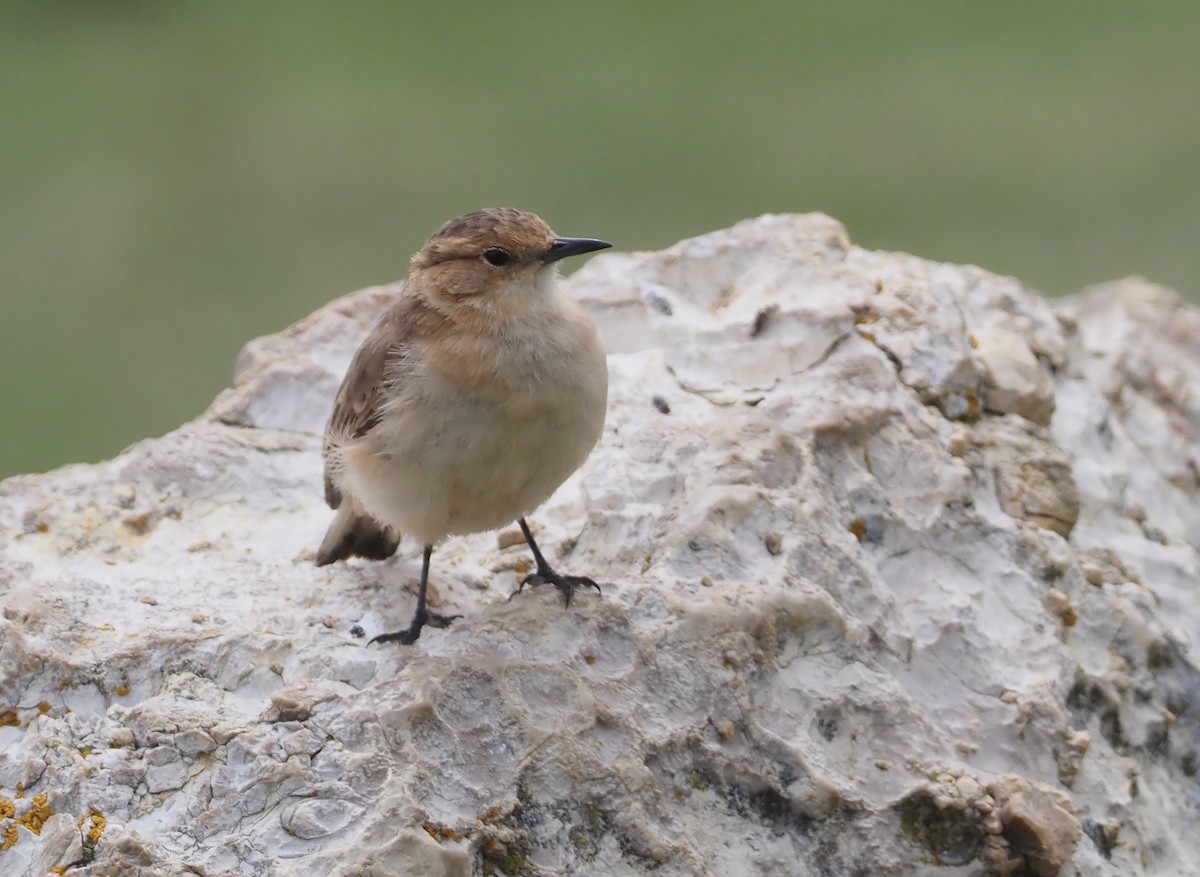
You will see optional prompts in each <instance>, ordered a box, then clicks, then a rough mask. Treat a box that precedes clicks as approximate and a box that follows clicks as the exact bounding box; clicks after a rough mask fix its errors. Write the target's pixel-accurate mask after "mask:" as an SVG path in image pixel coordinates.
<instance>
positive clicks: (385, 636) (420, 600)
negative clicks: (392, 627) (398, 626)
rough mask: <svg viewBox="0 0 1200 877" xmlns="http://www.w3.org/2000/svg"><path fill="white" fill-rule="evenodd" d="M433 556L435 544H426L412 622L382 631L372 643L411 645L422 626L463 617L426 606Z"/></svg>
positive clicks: (435, 625) (444, 622) (440, 625)
mask: <svg viewBox="0 0 1200 877" xmlns="http://www.w3.org/2000/svg"><path fill="white" fill-rule="evenodd" d="M432 556H433V546H432V545H426V546H425V558H424V560H422V561H421V584H420V587H418V588H417V611H416V612H414V613H413V619H412V623H411V624H409V626H408V627H406V628H405V629H404V630H397V631H395V632H393V633H381V634H379V636H377V637H374V638H372V639H371V642H369V643H367V645H371V643H393V642H395V643H400V644H401V645H406V646H411V645H412V644H413V643H415V642H416V641H417V637H419V636H420V635H421V628H422V627H424V626H425V625H427V624H428V625H429V626H430V627H448V626H449V624H450V622H451V621H453V620H454V619H455V618H461V617H462V616H461V615H440V614H439V613H437V612H430V611H429V610H428V609H426V608H425V589H426V588H427V587H428V585H429V560H430V558H431V557H432Z"/></svg>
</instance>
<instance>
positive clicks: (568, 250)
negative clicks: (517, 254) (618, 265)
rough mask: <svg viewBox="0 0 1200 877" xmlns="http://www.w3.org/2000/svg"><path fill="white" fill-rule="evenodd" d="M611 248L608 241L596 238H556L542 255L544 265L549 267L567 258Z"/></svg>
mask: <svg viewBox="0 0 1200 877" xmlns="http://www.w3.org/2000/svg"><path fill="white" fill-rule="evenodd" d="M611 246H612V244H610V243H609V242H608V241H598V240H595V239H594V238H555V239H554V243H553V244H551V245H550V249H548V250H546V252H545V253H543V254H542V264H544V265H549V264H550V263H551V262H557V261H558V260H559V259H565V258H567V256H582V255H583V254H584V253H591V252H594V251H595V250H607V249H608V248H609V247H611Z"/></svg>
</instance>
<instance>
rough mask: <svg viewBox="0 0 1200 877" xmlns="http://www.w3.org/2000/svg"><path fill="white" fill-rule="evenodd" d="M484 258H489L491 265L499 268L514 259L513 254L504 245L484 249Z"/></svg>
mask: <svg viewBox="0 0 1200 877" xmlns="http://www.w3.org/2000/svg"><path fill="white" fill-rule="evenodd" d="M483 258H485V259H487V261H488V264H489V265H495V266H496V267H497V268H503V267H504V266H505V265H507V264H508V263H509V262H511V261H512V255H511V254H510V253H509V252H508V250H505V249H503V248H502V247H489V248H488V249H487V250H485V251H484V253H483Z"/></svg>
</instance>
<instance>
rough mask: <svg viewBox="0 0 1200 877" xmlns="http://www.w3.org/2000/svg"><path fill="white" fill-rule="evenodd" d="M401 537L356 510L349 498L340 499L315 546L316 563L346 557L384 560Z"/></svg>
mask: <svg viewBox="0 0 1200 877" xmlns="http://www.w3.org/2000/svg"><path fill="white" fill-rule="evenodd" d="M399 544H400V537H399V536H397V535H395V534H394V533H392V531H391V530H389V529H387V528H386V527H383V526H381V525H380V524H379V523H378V522H377V521H375V520H374V519H373V518H369V517H367V516H366V515H362V514H358V513H356V512H355V511H354V509H353V508H352V504H351V503H349V502H345V501H343V502H342V507H341V508H340V509H338V512H337V514H336V515H335V516H334V518H333V522H332V523H331V524H330V525H329V529H328V530H327V531H326V532H325V538H324V539H322V540H321V547H320V548H318V549H317V566H325V564H327V563H333V562H334V561H335V560H345V559H346V558H347V557H366V558H369V559H371V560H383V559H384V558H387V557H391V556H392V555H393V554H395V553H396V547H397V546H398V545H399Z"/></svg>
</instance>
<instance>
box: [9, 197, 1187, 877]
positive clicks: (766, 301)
mask: <svg viewBox="0 0 1200 877" xmlns="http://www.w3.org/2000/svg"><path fill="white" fill-rule="evenodd" d="M570 285H571V289H572V291H573V293H574V294H575V295H577V296H579V297H580V298H581V299H582V300H584V301H585V302H586V303H587V304H588V305H589V307H590V308H591V309H592V310H593V311H594V313H595V314H596V317H597V320H598V321H599V323H600V325H601V327H602V331H603V334H604V336H605V340H606V343H607V345H608V349H609V351H610V354H611V355H610V360H609V365H610V371H611V387H612V390H611V399H610V411H609V418H608V424H607V427H606V430H605V435H604V438H603V440H602V442H601V444H600V446H599V447H598V448H597V450H596V452H595V453H594V454H593V455H592V458H591V459H590V460H589V461H588V463H587V464H586V466H585V467H584V468H583V470H582V471H581V472H580V473H579V474H578V475H577V476H576V477H574V478H573V479H572V480H571V481H570V482H568V484H567V485H565V486H564V487H563V489H562V490H560V491H559V492H558V494H557V495H556V496H555V497H554V499H553V500H551V501H550V502H549V503H548V504H547V505H546V506H545V507H544V508H543V509H541V510H539V511H538V512H537V513H536V514H535V515H534V516H533V522H534V524H535V526H536V527H538V528H540V530H541V534H542V544H543V546H544V547H545V548H547V549H549V551H550V552H551V553H552V554H553V555H555V556H556V558H557V562H558V563H559V565H560V566H561V567H562V568H563V569H566V570H569V571H575V572H583V573H587V574H591V575H594V576H595V577H596V578H598V579H599V580H600V581H602V582H603V583H604V585H605V587H604V594H603V597H602V598H597V597H596V596H594V595H589V594H586V593H581V594H580V595H579V596H578V597H577V598H576V600H575V601H574V603H573V604H572V606H571V608H570V609H569V610H567V611H564V610H563V607H562V605H561V602H560V600H559V599H558V597H557V595H556V594H555V593H553V592H551V591H548V590H545V589H541V590H536V591H533V592H527V593H525V594H524V595H522V596H521V597H519V598H517V599H514V600H511V601H509V600H508V596H509V594H510V593H511V592H512V590H513V589H514V588H515V585H516V582H517V580H518V578H519V576H520V573H521V571H522V570H523V569H525V568H526V564H527V562H528V561H527V559H526V552H525V550H524V549H523V548H522V547H521V545H520V544H519V541H516V542H515V543H514V540H512V539H511V538H509V536H508V535H506V534H500V535H499V536H497V535H496V534H481V535H478V536H473V537H469V538H463V539H457V540H453V541H451V542H449V543H447V544H446V545H444V546H442V547H441V548H439V550H438V551H437V553H436V554H435V556H434V558H435V562H434V571H433V580H432V589H431V602H432V603H433V605H434V606H436V607H438V608H440V609H442V610H443V611H451V612H456V613H461V614H462V615H463V617H462V618H461V619H460V620H458V621H456V622H455V623H454V624H453V625H452V626H451V627H450V628H449V629H448V630H445V631H441V630H427V631H426V632H425V633H424V634H423V636H422V638H421V639H420V641H419V642H418V643H417V644H416V645H415V646H413V647H411V648H404V647H391V646H389V647H384V648H379V647H371V648H366V647H365V646H364V643H365V641H366V640H365V638H364V636H363V631H365V632H366V634H367V635H371V634H374V633H378V632H380V631H383V630H389V629H394V628H396V627H398V626H400V625H402V624H403V623H405V622H406V620H407V618H408V616H409V615H410V613H411V609H412V601H413V594H412V588H413V585H414V583H415V579H416V574H417V572H418V569H419V560H420V557H419V546H416V545H411V544H408V543H407V542H406V543H404V544H403V545H402V548H401V552H400V554H399V555H398V556H397V557H396V558H394V559H393V560H391V561H388V562H385V563H371V562H358V561H356V562H352V563H349V564H338V565H334V566H332V567H325V568H321V569H318V568H316V567H314V566H313V564H312V558H313V547H314V546H315V545H316V544H317V542H318V541H319V539H320V536H321V534H322V533H323V531H324V527H325V525H326V523H327V522H328V519H329V516H330V512H329V511H328V509H326V508H325V507H324V505H323V503H322V501H321V486H320V481H321V463H320V447H319V446H320V436H319V433H320V430H321V427H322V424H323V422H324V419H325V417H326V416H327V413H328V408H329V405H330V400H331V398H332V395H333V392H334V390H335V388H336V386H337V383H338V381H339V380H340V378H341V375H342V372H343V370H344V368H345V366H346V364H347V362H348V360H349V357H350V355H351V353H352V352H353V350H354V348H355V346H356V345H357V343H358V342H359V340H361V338H362V336H363V335H364V334H365V332H366V331H367V329H368V327H369V325H370V323H371V321H372V319H373V316H374V314H375V313H377V312H378V310H379V308H380V307H381V306H382V305H383V303H384V302H385V301H386V300H387V297H388V296H389V295H391V294H393V293H394V291H395V288H394V287H380V288H376V289H370V290H363V291H361V292H359V293H355V294H354V295H351V296H347V297H345V298H343V299H340V300H338V301H336V302H334V303H332V304H330V305H329V306H327V307H326V308H323V309H322V310H321V311H318V312H317V313H315V314H313V315H311V316H310V317H308V318H306V319H304V320H302V321H301V322H299V323H297V324H296V325H295V326H292V327H291V328H289V329H287V330H285V331H284V332H281V333H279V334H278V335H274V336H270V337H268V338H261V339H257V340H256V341H253V342H251V343H250V344H249V345H247V347H246V349H245V350H244V351H243V353H242V355H241V357H240V358H239V361H238V367H237V377H236V382H235V386H234V387H233V388H232V389H231V390H228V391H226V392H224V393H222V394H221V395H220V396H219V397H218V398H217V400H216V401H215V402H214V403H213V405H212V407H211V408H210V409H209V411H208V412H206V413H205V414H204V415H203V416H201V417H200V418H198V419H197V420H195V421H193V422H191V423H189V424H186V425H184V426H183V427H181V428H180V429H178V430H176V431H175V432H173V433H171V434H169V435H166V436H164V437H162V438H158V439H151V440H148V441H144V442H141V443H140V444H138V445H136V446H134V447H132V448H130V449H129V450H127V451H126V452H125V453H124V454H122V455H121V456H120V457H118V458H116V459H115V460H111V461H109V462H107V463H102V464H99V465H95V466H69V467H66V468H63V469H60V470H58V471H56V472H51V473H48V474H46V475H37V476H22V477H17V478H13V479H10V480H8V481H6V482H4V483H3V484H2V485H0V607H2V617H0V747H2V750H3V751H2V754H0V873H3V874H4V875H6V877H8V875H13V877H25V875H38V877H41V875H42V874H44V873H45V872H46V870H47V869H48V868H52V867H54V866H75V868H73V869H72V870H71V871H69V872H68V873H79V874H84V875H90V877H102V875H103V877H107V875H124V874H133V873H137V874H140V875H144V877H154V875H170V877H177V875H185V874H186V875H192V874H197V873H200V874H205V875H209V877H218V875H270V877H291V875H306V877H307V875H314V874H319V875H345V877H351V875H380V877H382V875H397V874H421V875H463V877H467V875H484V874H491V875H535V874H536V875H540V874H556V875H596V874H613V875H640V874H648V873H650V872H653V873H654V874H655V875H658V877H664V875H680V877H682V875H688V877H691V875H721V877H727V875H728V877H738V875H768V874H771V875H775V874H789V875H790V874H795V875H836V874H868V873H869V874H872V875H884V877H886V875H914V874H938V875H952V874H957V875H987V874H1034V875H1047V877H1048V875H1054V874H1063V875H1077V877H1078V875H1089V877H1093V875H1100V877H1116V875H1122V877H1136V875H1162V877H1167V875H1172V877H1174V875H1178V874H1184V873H1191V872H1194V871H1195V870H1196V867H1197V864H1196V861H1197V860H1196V852H1195V850H1196V846H1195V842H1194V839H1195V837H1197V836H1198V835H1200V816H1198V815H1197V814H1198V809H1200V808H1198V806H1197V805H1198V804H1200V778H1198V776H1197V773H1198V769H1200V714H1198V713H1197V709H1198V707H1197V706H1196V704H1197V703H1198V702H1200V672H1198V670H1197V657H1196V656H1197V648H1198V647H1200V611H1198V610H1197V599H1196V598H1197V582H1198V581H1200V563H1198V559H1197V551H1196V546H1197V545H1198V544H1200V506H1198V505H1197V503H1196V495H1197V489H1198V487H1200V440H1198V435H1200V399H1198V398H1197V395H1196V391H1195V389H1194V388H1195V387H1197V386H1200V314H1198V313H1197V312H1196V311H1194V310H1191V309H1189V308H1187V307H1185V306H1184V305H1183V304H1181V302H1180V301H1179V300H1178V299H1177V297H1175V296H1174V295H1173V294H1172V293H1169V292H1167V291H1165V290H1161V289H1158V288H1156V287H1152V286H1150V285H1149V284H1146V283H1144V282H1142V281H1137V280H1127V281H1120V282H1118V283H1115V284H1110V285H1108V286H1105V287H1101V288H1098V289H1094V290H1091V291H1088V292H1085V293H1084V294H1083V295H1081V296H1080V297H1078V298H1076V299H1073V300H1068V301H1065V302H1061V303H1057V304H1052V303H1049V302H1046V301H1044V300H1042V299H1041V298H1039V297H1037V296H1036V295H1035V294H1033V293H1031V292H1029V291H1028V290H1026V289H1024V288H1023V287H1022V286H1021V285H1020V284H1019V283H1017V282H1016V281H1014V280H1012V279H1008V278H1001V277H996V276H993V275H990V274H988V273H986V272H984V271H982V270H980V269H978V268H973V267H961V266H951V265H940V264H933V263H929V262H925V261H922V260H920V259H917V258H915V257H912V256H907V255H904V254H889V253H874V252H868V251H864V250H861V249H859V248H857V247H854V246H853V245H851V243H850V241H849V239H848V237H847V235H846V232H845V230H844V229H843V228H842V227H841V226H840V225H838V224H837V223H836V222H834V221H833V220H831V219H829V218H827V217H824V216H819V215H810V216H766V217H762V218H760V219H756V220H752V221H748V222H744V223H741V224H739V225H737V226H735V227H733V228H731V229H727V230H724V231H719V232H716V233H714V234H710V235H706V236H703V237H700V238H696V239H693V240H689V241H683V242H681V243H679V244H677V245H676V246H674V247H671V248H669V249H668V250H665V251H663V252H659V253H612V254H605V255H601V256H599V257H597V258H595V259H594V260H592V261H591V262H590V263H589V264H588V265H587V266H586V267H585V268H584V269H582V270H581V271H580V272H579V273H578V274H577V275H576V276H574V277H573V278H572V279H571V283H570ZM531 453H536V449H531ZM76 868H77V869H78V870H76Z"/></svg>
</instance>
